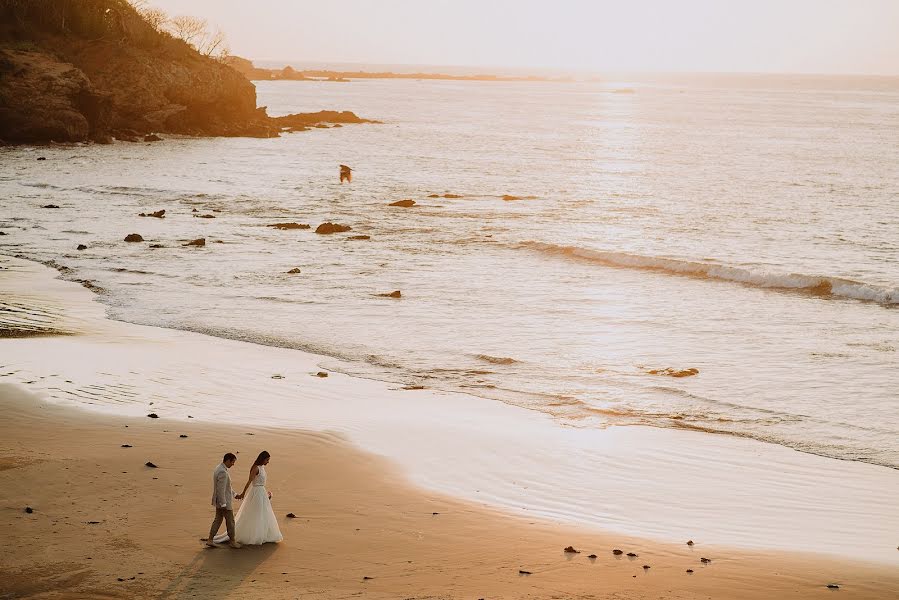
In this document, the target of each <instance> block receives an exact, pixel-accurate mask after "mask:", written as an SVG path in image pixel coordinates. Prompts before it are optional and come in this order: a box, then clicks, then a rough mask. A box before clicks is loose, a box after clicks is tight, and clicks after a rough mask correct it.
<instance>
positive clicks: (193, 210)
mask: <svg viewBox="0 0 899 600" xmlns="http://www.w3.org/2000/svg"><path fill="white" fill-rule="evenodd" d="M190 212H200V211H198V210H197V209H196V208H194V209H192V210H191V211H190Z"/></svg>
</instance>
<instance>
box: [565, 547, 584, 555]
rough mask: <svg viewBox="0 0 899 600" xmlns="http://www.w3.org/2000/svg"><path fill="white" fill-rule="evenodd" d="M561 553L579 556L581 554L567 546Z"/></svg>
mask: <svg viewBox="0 0 899 600" xmlns="http://www.w3.org/2000/svg"><path fill="white" fill-rule="evenodd" d="M563 552H567V553H568V554H580V553H581V551H580V550H575V549H574V546H568V547H567V548H565V550H563Z"/></svg>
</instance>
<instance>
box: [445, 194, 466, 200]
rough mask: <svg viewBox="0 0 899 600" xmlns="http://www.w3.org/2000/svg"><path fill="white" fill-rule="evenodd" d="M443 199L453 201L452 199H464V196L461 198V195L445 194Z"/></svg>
mask: <svg viewBox="0 0 899 600" xmlns="http://www.w3.org/2000/svg"><path fill="white" fill-rule="evenodd" d="M443 197H444V198H450V199H452V198H462V197H463V196H460V195H459V194H444V195H443Z"/></svg>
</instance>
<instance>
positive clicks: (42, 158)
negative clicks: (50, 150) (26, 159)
mask: <svg viewBox="0 0 899 600" xmlns="http://www.w3.org/2000/svg"><path fill="white" fill-rule="evenodd" d="M37 159H38V160H47V157H46V156H38V157H37Z"/></svg>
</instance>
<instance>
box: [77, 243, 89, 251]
mask: <svg viewBox="0 0 899 600" xmlns="http://www.w3.org/2000/svg"><path fill="white" fill-rule="evenodd" d="M76 250H87V246H85V245H84V244H78V247H77V248H76Z"/></svg>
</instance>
